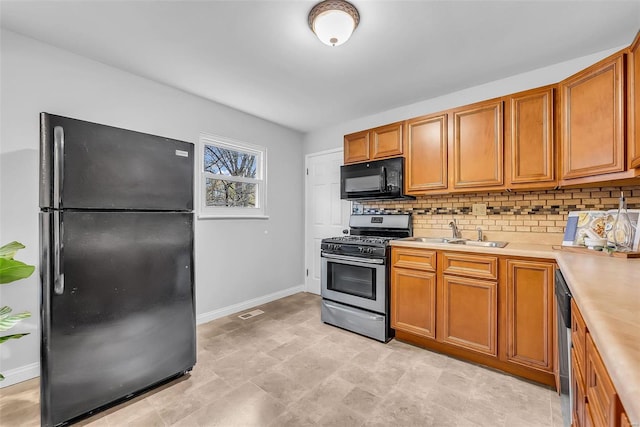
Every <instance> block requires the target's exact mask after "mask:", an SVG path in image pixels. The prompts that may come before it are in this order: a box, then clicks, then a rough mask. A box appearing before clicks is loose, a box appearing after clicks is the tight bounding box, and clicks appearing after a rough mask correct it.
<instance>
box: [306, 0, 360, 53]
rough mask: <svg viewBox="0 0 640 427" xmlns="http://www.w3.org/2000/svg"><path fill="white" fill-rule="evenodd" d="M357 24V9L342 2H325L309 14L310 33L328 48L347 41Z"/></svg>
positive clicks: (358, 16) (327, 0) (330, 0)
mask: <svg viewBox="0 0 640 427" xmlns="http://www.w3.org/2000/svg"><path fill="white" fill-rule="evenodd" d="M358 23H360V14H359V13H358V9H356V8H355V6H354V5H352V4H351V3H349V2H347V1H344V0H325V1H323V2H320V3H318V4H317V5H315V6H313V9H311V12H309V27H311V31H313V32H314V33H315V34H316V36H318V38H319V39H320V41H321V42H322V43H324V44H326V45H329V46H340V45H341V44H343V43H344V42H346V41H347V40H349V37H351V34H352V33H353V30H355V29H356V27H357V26H358Z"/></svg>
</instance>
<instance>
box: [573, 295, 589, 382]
mask: <svg viewBox="0 0 640 427" xmlns="http://www.w3.org/2000/svg"><path fill="white" fill-rule="evenodd" d="M586 340H587V325H586V324H585V323H584V319H583V318H582V315H581V314H580V310H579V309H578V306H577V305H576V302H575V300H573V299H572V300H571V346H572V347H573V351H574V352H575V355H576V360H577V361H578V362H579V366H580V368H581V369H582V372H581V374H582V376H583V377H584V376H585V375H586V373H585V370H584V369H585V366H586V363H587V361H586V351H585V349H586Z"/></svg>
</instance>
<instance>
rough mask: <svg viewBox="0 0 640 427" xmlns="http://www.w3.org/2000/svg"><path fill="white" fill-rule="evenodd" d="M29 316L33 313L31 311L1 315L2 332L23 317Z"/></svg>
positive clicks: (0, 327) (0, 328)
mask: <svg viewBox="0 0 640 427" xmlns="http://www.w3.org/2000/svg"><path fill="white" fill-rule="evenodd" d="M27 317H31V313H29V312H28V311H24V312H22V313H18V314H14V315H12V316H11V315H9V314H5V315H2V316H0V332H4V331H6V330H9V329H11V328H13V327H14V326H15V325H16V323H18V322H19V321H21V320H22V319H26V318H27Z"/></svg>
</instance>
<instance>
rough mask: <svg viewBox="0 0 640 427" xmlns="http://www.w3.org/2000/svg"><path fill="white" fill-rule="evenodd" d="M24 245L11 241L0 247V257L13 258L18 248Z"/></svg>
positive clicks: (22, 247)
mask: <svg viewBox="0 0 640 427" xmlns="http://www.w3.org/2000/svg"><path fill="white" fill-rule="evenodd" d="M24 248H25V246H24V245H23V244H22V243H20V242H15V241H14V242H11V243H7V244H6V245H4V246H2V247H1V248H0V258H6V259H13V257H14V256H15V255H16V252H18V251H19V250H20V249H24Z"/></svg>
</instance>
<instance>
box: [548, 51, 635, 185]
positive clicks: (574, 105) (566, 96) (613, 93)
mask: <svg viewBox="0 0 640 427" xmlns="http://www.w3.org/2000/svg"><path fill="white" fill-rule="evenodd" d="M560 86H561V92H562V93H561V97H562V111H561V116H562V118H561V126H562V164H563V168H562V170H563V174H562V178H563V179H569V178H579V177H587V176H592V175H598V174H606V173H612V172H622V171H624V170H625V169H626V165H625V138H624V122H625V118H624V95H625V94H624V54H623V53H619V54H616V55H613V56H611V57H609V58H607V59H604V60H602V61H600V62H598V63H596V64H595V65H593V66H591V67H589V68H587V69H585V70H583V71H581V72H580V73H578V74H575V75H574V76H571V77H569V78H568V79H566V80H564V81H563V82H562V83H561V84H560Z"/></svg>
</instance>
